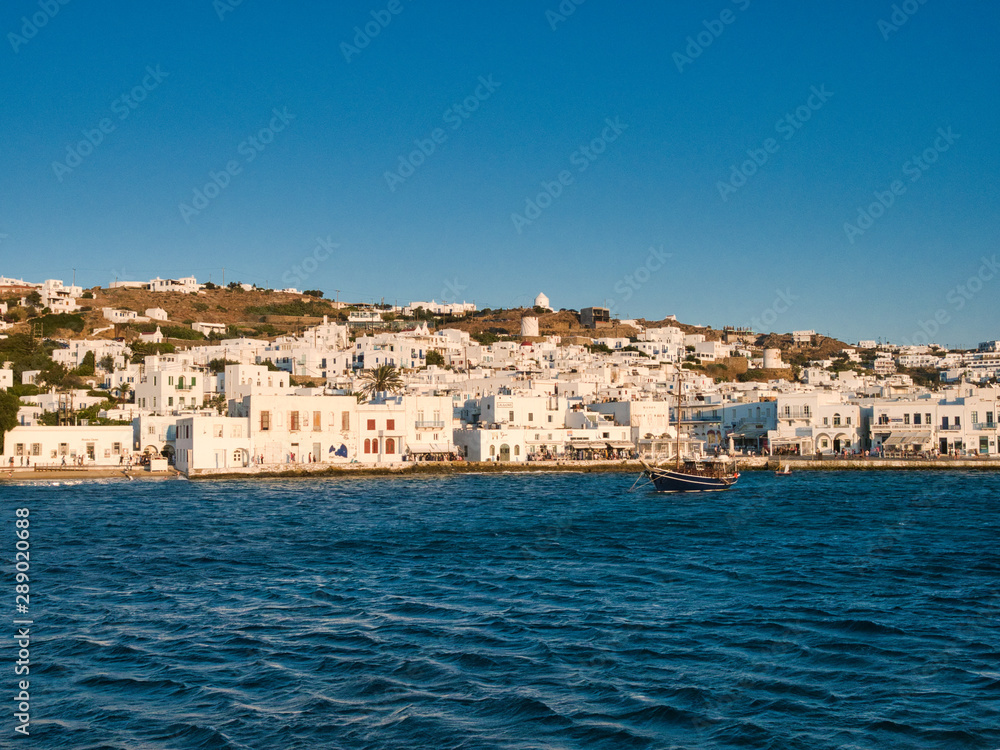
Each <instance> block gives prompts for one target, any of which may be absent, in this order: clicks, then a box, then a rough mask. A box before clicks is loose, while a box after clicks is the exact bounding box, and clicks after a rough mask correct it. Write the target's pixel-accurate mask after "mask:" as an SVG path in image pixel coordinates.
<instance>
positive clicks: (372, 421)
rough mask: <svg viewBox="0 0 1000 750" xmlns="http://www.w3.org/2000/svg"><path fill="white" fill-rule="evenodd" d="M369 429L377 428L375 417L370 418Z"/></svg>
mask: <svg viewBox="0 0 1000 750" xmlns="http://www.w3.org/2000/svg"><path fill="white" fill-rule="evenodd" d="M368 429H369V430H374V429H375V420H374V419H369V420H368Z"/></svg>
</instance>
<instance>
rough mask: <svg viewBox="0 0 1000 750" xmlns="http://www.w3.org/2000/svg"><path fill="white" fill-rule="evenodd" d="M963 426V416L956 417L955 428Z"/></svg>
mask: <svg viewBox="0 0 1000 750" xmlns="http://www.w3.org/2000/svg"><path fill="white" fill-rule="evenodd" d="M961 426H962V418H961V417H955V428H956V429H957V428H959V427H961Z"/></svg>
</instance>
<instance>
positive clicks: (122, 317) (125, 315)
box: [101, 307, 144, 323]
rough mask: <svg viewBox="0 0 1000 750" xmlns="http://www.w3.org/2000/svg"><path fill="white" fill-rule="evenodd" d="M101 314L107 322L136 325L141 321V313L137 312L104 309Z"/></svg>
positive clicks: (111, 308)
mask: <svg viewBox="0 0 1000 750" xmlns="http://www.w3.org/2000/svg"><path fill="white" fill-rule="evenodd" d="M101 312H102V313H103V314H104V318H105V320H110V321H111V322H112V323H134V322H135V321H138V320H140V316H139V313H137V312H136V311H135V310H116V309H115V308H113V307H102V308H101ZM143 319H144V318H143Z"/></svg>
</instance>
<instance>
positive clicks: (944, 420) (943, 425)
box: [941, 417, 948, 430]
mask: <svg viewBox="0 0 1000 750" xmlns="http://www.w3.org/2000/svg"><path fill="white" fill-rule="evenodd" d="M941 429H942V430H947V429H948V417H941Z"/></svg>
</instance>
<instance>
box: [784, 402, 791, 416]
mask: <svg viewBox="0 0 1000 750" xmlns="http://www.w3.org/2000/svg"><path fill="white" fill-rule="evenodd" d="M785 416H786V417H790V416H792V407H791V406H788V405H787V404H786V405H785Z"/></svg>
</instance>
